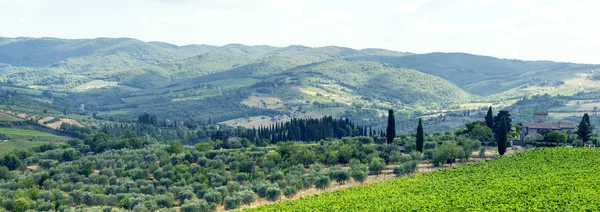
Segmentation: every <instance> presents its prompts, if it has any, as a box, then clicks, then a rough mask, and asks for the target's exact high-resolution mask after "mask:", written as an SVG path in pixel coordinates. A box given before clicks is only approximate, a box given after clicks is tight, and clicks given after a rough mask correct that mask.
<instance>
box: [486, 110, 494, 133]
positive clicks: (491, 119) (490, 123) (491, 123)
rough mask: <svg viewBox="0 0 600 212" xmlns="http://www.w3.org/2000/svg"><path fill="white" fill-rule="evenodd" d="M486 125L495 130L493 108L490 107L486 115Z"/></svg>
mask: <svg viewBox="0 0 600 212" xmlns="http://www.w3.org/2000/svg"><path fill="white" fill-rule="evenodd" d="M485 125H486V126H487V127H488V128H490V129H493V127H494V113H493V112H492V106H490V108H489V109H488V111H487V114H486V115H485Z"/></svg>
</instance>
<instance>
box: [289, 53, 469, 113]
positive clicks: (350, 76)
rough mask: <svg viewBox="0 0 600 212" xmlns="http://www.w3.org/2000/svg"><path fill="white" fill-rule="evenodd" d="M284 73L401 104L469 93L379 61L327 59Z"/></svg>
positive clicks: (450, 99) (441, 100)
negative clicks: (333, 84)
mask: <svg viewBox="0 0 600 212" xmlns="http://www.w3.org/2000/svg"><path fill="white" fill-rule="evenodd" d="M286 74H289V75H291V76H295V77H298V78H300V79H302V81H303V83H305V84H308V85H310V83H314V82H318V83H320V82H326V81H329V82H331V83H335V84H339V85H341V86H343V87H346V88H348V89H349V90H352V91H354V92H355V93H357V94H359V95H360V96H364V97H369V98H374V99H380V100H385V101H389V102H394V103H396V102H399V103H400V104H408V105H410V104H427V103H436V104H444V103H451V102H454V103H456V102H465V101H468V99H469V94H467V93H466V92H464V91H463V90H461V89H460V88H459V87H457V86H456V85H454V84H452V83H450V82H448V81H446V80H444V79H442V78H439V77H436V76H433V75H429V74H425V73H422V72H418V71H415V70H412V69H405V68H395V67H393V66H390V65H387V64H383V63H379V62H367V61H348V60H342V59H338V60H329V61H326V62H322V63H318V64H313V65H310V66H305V67H301V68H298V69H292V70H290V71H288V72H286Z"/></svg>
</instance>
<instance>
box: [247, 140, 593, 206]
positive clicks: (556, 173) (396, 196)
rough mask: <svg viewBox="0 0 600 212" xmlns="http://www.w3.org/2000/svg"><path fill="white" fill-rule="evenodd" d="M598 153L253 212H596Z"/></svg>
mask: <svg viewBox="0 0 600 212" xmlns="http://www.w3.org/2000/svg"><path fill="white" fill-rule="evenodd" d="M599 163H600V157H598V154H597V153H596V150H594V149H587V148H568V147H561V148H544V149H534V150H530V151H526V152H523V153H518V154H517V155H515V156H509V157H501V158H499V159H495V160H491V161H485V162H479V163H475V164H473V165H466V166H460V167H457V168H451V169H446V170H440V171H437V172H432V173H426V174H421V175H417V176H407V177H401V178H399V179H397V180H392V181H387V182H382V183H373V184H369V185H365V186H359V187H353V188H349V189H343V190H338V191H334V192H330V193H326V194H322V195H317V196H311V197H307V198H303V199H299V200H292V201H283V202H280V203H276V204H272V205H266V206H262V207H258V208H255V209H250V211H399V210H403V211H595V210H598V202H600V192H599V191H600V187H598V185H600V178H598V177H597V175H598V173H600V166H598V165H597V164H599Z"/></svg>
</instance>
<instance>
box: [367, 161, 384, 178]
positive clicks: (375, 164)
mask: <svg viewBox="0 0 600 212" xmlns="http://www.w3.org/2000/svg"><path fill="white" fill-rule="evenodd" d="M384 168H385V162H383V159H381V158H373V159H372V160H371V163H369V171H370V172H371V174H376V175H379V173H381V171H382V170H383V169H384Z"/></svg>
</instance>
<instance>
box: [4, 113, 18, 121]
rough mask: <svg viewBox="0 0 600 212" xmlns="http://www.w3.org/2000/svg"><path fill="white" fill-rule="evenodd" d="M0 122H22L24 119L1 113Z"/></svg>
mask: <svg viewBox="0 0 600 212" xmlns="http://www.w3.org/2000/svg"><path fill="white" fill-rule="evenodd" d="M0 121H22V119H20V118H18V117H16V116H13V115H10V114H7V113H3V112H0Z"/></svg>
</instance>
